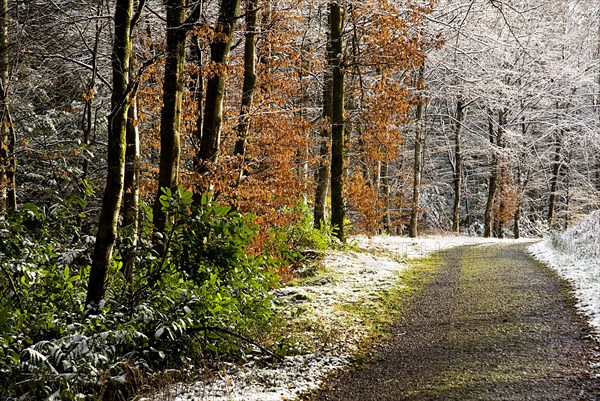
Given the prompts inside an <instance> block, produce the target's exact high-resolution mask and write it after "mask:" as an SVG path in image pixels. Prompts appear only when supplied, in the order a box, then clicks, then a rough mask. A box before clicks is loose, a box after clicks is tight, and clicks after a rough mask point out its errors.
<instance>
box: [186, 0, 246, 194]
mask: <svg viewBox="0 0 600 401" xmlns="http://www.w3.org/2000/svg"><path fill="white" fill-rule="evenodd" d="M239 6H240V0H221V4H220V10H219V18H218V20H217V24H216V26H215V29H214V30H215V33H216V36H215V39H214V40H213V42H212V43H211V44H210V60H211V65H212V66H213V68H214V70H213V71H211V72H210V73H209V77H208V81H207V83H206V98H205V104H204V117H203V122H202V139H201V141H200V150H199V151H198V153H197V155H196V170H197V172H198V173H199V174H201V175H203V174H206V173H208V171H209V170H210V165H211V164H214V163H215V162H216V161H217V158H218V156H219V147H220V144H221V125H222V120H223V98H224V96H225V83H226V78H227V72H226V67H227V59H228V57H229V50H230V48H231V41H232V40H233V32H234V30H235V20H236V18H237V13H238V9H239ZM211 189H212V188H211V185H207V186H205V188H200V191H199V192H201V193H202V192H205V191H210V190H211Z"/></svg>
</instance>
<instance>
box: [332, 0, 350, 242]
mask: <svg viewBox="0 0 600 401" xmlns="http://www.w3.org/2000/svg"><path fill="white" fill-rule="evenodd" d="M343 19H344V16H343V12H342V7H341V5H340V4H339V2H337V1H331V2H330V3H329V24H330V42H331V57H329V65H330V67H331V69H332V71H333V75H332V110H331V227H332V228H333V230H334V233H335V236H336V237H337V238H338V239H339V240H340V241H342V242H345V241H346V232H345V230H344V220H345V215H346V211H345V202H344V60H343V30H342V25H343Z"/></svg>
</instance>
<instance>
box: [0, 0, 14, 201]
mask: <svg viewBox="0 0 600 401" xmlns="http://www.w3.org/2000/svg"><path fill="white" fill-rule="evenodd" d="M9 18H10V17H9V15H8V0H1V1H0V85H2V87H1V88H0V113H1V114H0V163H1V164H0V188H1V191H2V193H1V195H0V212H3V211H4V210H6V209H7V208H8V209H16V207H17V197H16V187H15V168H16V159H15V153H14V144H15V131H14V127H13V125H12V119H11V117H10V112H9V106H8V84H9V57H8V52H9V46H8V24H9V21H10V20H9Z"/></svg>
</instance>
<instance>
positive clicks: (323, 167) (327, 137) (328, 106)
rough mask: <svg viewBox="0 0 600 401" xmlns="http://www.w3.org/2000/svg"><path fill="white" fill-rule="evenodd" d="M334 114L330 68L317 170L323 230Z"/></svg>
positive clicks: (317, 216)
mask: <svg viewBox="0 0 600 401" xmlns="http://www.w3.org/2000/svg"><path fill="white" fill-rule="evenodd" d="M326 57H327V59H328V60H331V59H332V57H333V55H332V51H331V41H330V40H329V38H328V40H327V50H326ZM332 113H333V75H332V70H331V69H330V68H325V69H324V72H323V125H322V129H321V137H320V144H319V167H318V170H317V188H316V190H315V208H314V211H313V217H314V227H315V228H316V229H318V230H320V229H321V228H322V225H323V223H324V222H325V219H326V215H327V193H328V190H329V182H330V174H331V169H330V167H331V164H330V158H331V149H330V147H331V119H332Z"/></svg>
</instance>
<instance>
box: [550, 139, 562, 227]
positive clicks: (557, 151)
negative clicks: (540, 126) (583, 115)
mask: <svg viewBox="0 0 600 401" xmlns="http://www.w3.org/2000/svg"><path fill="white" fill-rule="evenodd" d="M561 152H562V132H561V134H560V135H559V136H557V137H556V139H555V142H554V161H553V162H552V175H551V176H550V195H549V197H548V216H547V219H548V225H551V224H552V220H554V210H555V209H556V192H557V190H558V176H559V173H560V162H561Z"/></svg>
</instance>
